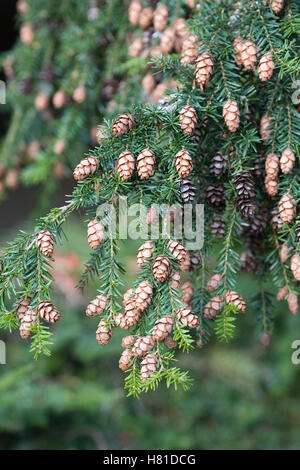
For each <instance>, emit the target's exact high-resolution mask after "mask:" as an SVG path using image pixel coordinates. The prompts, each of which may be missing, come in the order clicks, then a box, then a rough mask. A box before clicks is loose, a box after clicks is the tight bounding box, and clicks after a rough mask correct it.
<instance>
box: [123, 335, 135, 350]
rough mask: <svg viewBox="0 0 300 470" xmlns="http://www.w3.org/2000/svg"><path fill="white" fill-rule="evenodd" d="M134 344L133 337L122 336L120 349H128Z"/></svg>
mask: <svg viewBox="0 0 300 470" xmlns="http://www.w3.org/2000/svg"><path fill="white" fill-rule="evenodd" d="M134 342H135V339H134V336H133V335H128V336H124V337H123V338H122V343H121V346H122V348H130V347H131V346H133V344H134Z"/></svg>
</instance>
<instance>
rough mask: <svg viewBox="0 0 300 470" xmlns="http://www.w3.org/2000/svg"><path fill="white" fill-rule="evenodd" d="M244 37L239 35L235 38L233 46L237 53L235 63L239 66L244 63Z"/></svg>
mask: <svg viewBox="0 0 300 470" xmlns="http://www.w3.org/2000/svg"><path fill="white" fill-rule="evenodd" d="M243 42H244V41H243V39H242V38H241V37H237V38H235V40H234V41H233V48H234V50H235V51H236V54H235V63H236V65H237V66H238V67H242V65H243V62H242V58H241V52H242V48H243Z"/></svg>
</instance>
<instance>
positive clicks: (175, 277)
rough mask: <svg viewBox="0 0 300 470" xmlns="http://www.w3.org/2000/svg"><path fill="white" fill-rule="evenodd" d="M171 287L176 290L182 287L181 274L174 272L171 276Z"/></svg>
mask: <svg viewBox="0 0 300 470" xmlns="http://www.w3.org/2000/svg"><path fill="white" fill-rule="evenodd" d="M170 286H171V287H174V288H175V289H179V287H180V273H179V272H178V271H173V272H172V274H171V276H170Z"/></svg>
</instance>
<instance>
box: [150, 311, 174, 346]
mask: <svg viewBox="0 0 300 470" xmlns="http://www.w3.org/2000/svg"><path fill="white" fill-rule="evenodd" d="M173 325H174V318H173V317H171V316H170V315H165V316H164V317H162V318H159V319H158V320H157V321H156V322H155V325H154V328H153V331H152V338H153V340H154V341H163V340H164V339H165V338H166V336H168V334H170V333H171V332H172V329H173Z"/></svg>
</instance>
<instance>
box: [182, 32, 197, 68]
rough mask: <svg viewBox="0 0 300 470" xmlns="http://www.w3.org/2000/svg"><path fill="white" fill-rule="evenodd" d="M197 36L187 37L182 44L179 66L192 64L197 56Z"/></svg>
mask: <svg viewBox="0 0 300 470" xmlns="http://www.w3.org/2000/svg"><path fill="white" fill-rule="evenodd" d="M197 39H198V38H197V36H193V35H191V36H188V37H187V38H185V39H184V40H183V42H182V50H181V59H180V63H181V65H186V64H192V63H193V62H194V61H195V60H196V59H197V56H198V46H197Z"/></svg>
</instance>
